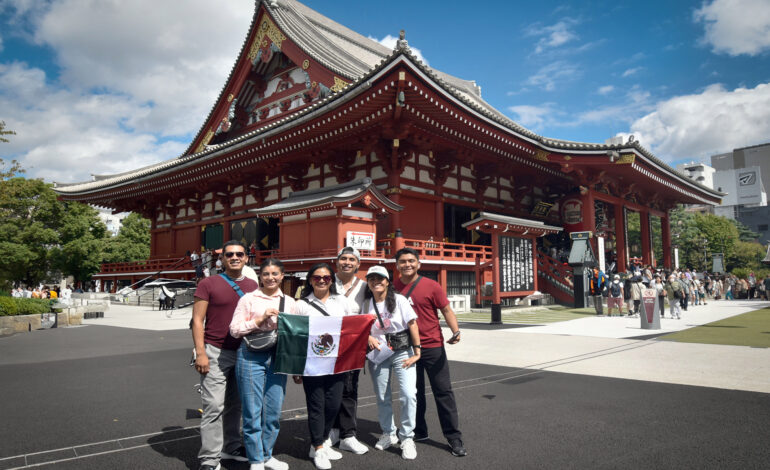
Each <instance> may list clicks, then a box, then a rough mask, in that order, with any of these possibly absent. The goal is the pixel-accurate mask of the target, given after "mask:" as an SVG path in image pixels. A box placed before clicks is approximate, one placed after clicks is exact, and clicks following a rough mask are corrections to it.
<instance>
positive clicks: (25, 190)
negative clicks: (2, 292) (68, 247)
mask: <svg viewBox="0 0 770 470" xmlns="http://www.w3.org/2000/svg"><path fill="white" fill-rule="evenodd" d="M60 217H61V205H60V203H59V202H58V201H57V200H56V194H55V193H54V192H53V190H51V188H50V187H49V186H48V185H46V184H45V183H43V181H41V180H34V179H25V178H11V179H8V180H5V181H0V280H4V281H21V280H23V281H26V282H28V283H37V282H40V281H42V280H44V279H45V278H46V275H47V273H48V270H49V258H48V251H49V249H50V248H51V247H53V246H55V245H56V244H57V243H58V242H59V236H58V232H57V228H58V224H59V218H60Z"/></svg>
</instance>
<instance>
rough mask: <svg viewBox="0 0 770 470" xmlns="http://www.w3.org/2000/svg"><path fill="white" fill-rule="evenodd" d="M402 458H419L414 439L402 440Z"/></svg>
mask: <svg viewBox="0 0 770 470" xmlns="http://www.w3.org/2000/svg"><path fill="white" fill-rule="evenodd" d="M401 458H402V459H405V460H414V459H416V458H417V448H416V447H415V446H414V441H413V440H412V439H404V440H403V441H402V442H401Z"/></svg>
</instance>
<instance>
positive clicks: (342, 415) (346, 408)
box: [334, 370, 361, 439]
mask: <svg viewBox="0 0 770 470" xmlns="http://www.w3.org/2000/svg"><path fill="white" fill-rule="evenodd" d="M360 373H361V370H351V371H350V372H345V373H343V374H342V375H344V376H345V381H344V384H343V387H342V405H341V406H340V412H339V413H337V419H335V420H334V427H335V428H338V429H339V430H340V439H345V438H346V437H355V436H356V407H358V376H359V374H360Z"/></svg>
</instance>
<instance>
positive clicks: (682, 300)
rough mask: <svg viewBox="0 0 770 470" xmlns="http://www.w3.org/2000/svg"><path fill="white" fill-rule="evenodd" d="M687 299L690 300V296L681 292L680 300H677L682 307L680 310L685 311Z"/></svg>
mask: <svg viewBox="0 0 770 470" xmlns="http://www.w3.org/2000/svg"><path fill="white" fill-rule="evenodd" d="M689 299H690V294H688V293H685V292H684V291H682V298H681V299H679V305H680V306H681V307H682V310H687V302H688V300H689Z"/></svg>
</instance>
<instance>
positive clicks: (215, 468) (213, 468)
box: [198, 464, 222, 470]
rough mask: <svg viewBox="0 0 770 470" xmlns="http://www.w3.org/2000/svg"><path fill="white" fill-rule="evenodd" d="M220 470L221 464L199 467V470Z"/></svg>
mask: <svg viewBox="0 0 770 470" xmlns="http://www.w3.org/2000/svg"><path fill="white" fill-rule="evenodd" d="M220 468H222V467H221V465H219V464H216V465H211V464H206V465H201V466H200V467H198V469H199V470H219V469H220Z"/></svg>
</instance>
